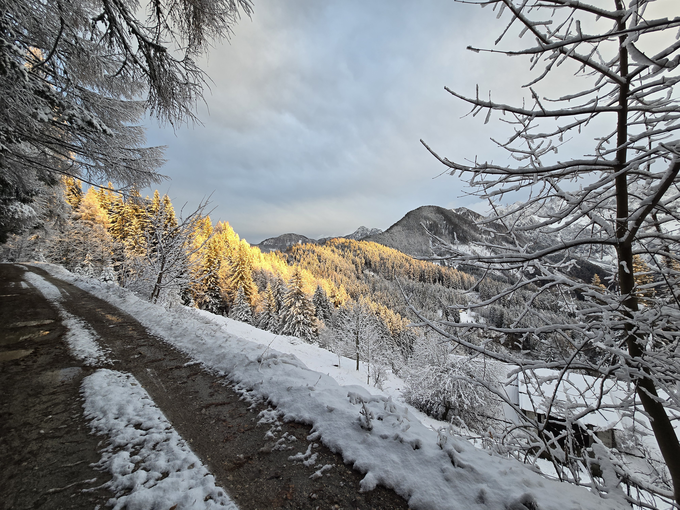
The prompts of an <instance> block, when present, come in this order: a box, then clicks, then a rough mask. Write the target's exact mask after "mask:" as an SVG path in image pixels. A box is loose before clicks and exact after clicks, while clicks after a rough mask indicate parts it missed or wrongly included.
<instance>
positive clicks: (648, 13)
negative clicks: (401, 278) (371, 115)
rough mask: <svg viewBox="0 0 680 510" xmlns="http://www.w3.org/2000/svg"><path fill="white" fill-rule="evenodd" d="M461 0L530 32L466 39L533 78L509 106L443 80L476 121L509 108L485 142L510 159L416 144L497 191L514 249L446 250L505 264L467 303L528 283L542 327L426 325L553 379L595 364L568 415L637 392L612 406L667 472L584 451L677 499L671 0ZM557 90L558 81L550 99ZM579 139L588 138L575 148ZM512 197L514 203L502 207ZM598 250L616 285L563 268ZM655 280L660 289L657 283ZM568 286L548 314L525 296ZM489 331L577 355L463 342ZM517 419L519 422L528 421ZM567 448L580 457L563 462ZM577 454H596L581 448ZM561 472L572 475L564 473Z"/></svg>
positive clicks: (486, 192)
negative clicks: (642, 431)
mask: <svg viewBox="0 0 680 510" xmlns="http://www.w3.org/2000/svg"><path fill="white" fill-rule="evenodd" d="M465 3H476V4H479V5H482V6H486V7H489V6H491V7H492V8H494V9H497V10H498V11H499V17H502V16H506V19H507V23H506V24H505V29H501V30H499V32H500V36H499V37H498V39H497V40H496V44H497V45H498V44H500V43H501V42H502V41H504V39H507V38H509V37H512V36H514V35H517V36H522V35H525V34H526V35H529V36H530V40H531V42H529V43H528V44H527V45H524V46H522V47H519V46H518V44H514V43H508V44H509V46H510V48H509V49H507V50H503V49H499V48H500V47H496V48H494V49H489V50H485V49H480V48H473V47H470V49H472V50H473V51H476V52H483V51H486V52H491V53H497V54H502V55H509V56H511V57H514V58H516V59H517V60H522V61H526V62H527V64H528V66H529V67H530V70H531V73H532V74H530V75H528V77H527V79H526V85H525V87H524V89H523V90H524V91H525V93H524V98H523V100H520V101H518V103H517V104H505V103H501V102H497V101H494V100H493V99H492V97H491V93H489V94H488V95H487V94H482V93H480V92H479V90H478V91H477V93H476V94H472V95H465V94H462V93H460V92H458V91H454V90H450V89H448V88H447V89H446V90H447V91H448V92H449V93H451V94H452V95H453V96H454V97H456V98H457V99H459V100H461V101H463V102H465V103H467V104H469V105H470V108H471V112H472V113H473V114H474V115H476V114H478V113H482V114H483V116H484V117H485V122H489V121H491V120H495V118H496V114H501V115H502V121H503V122H504V123H505V125H508V126H509V127H510V130H511V133H510V134H509V136H508V138H507V139H505V140H504V141H499V142H495V140H494V142H495V143H496V144H497V147H499V148H500V149H501V150H505V151H507V152H508V153H509V155H510V156H511V159H513V160H514V161H515V162H516V163H515V164H514V165H508V166H506V165H502V164H497V163H494V162H486V161H483V160H478V159H476V158H474V159H473V158H471V157H470V158H469V159H468V160H466V161H463V160H459V159H456V160H452V159H448V158H445V157H443V156H440V155H438V154H437V152H436V151H435V149H434V148H431V147H429V146H428V145H427V144H425V142H423V144H424V145H425V147H426V148H427V149H428V150H430V152H431V153H432V154H433V155H434V156H435V157H436V158H437V159H438V160H439V161H440V162H441V163H443V164H444V165H445V166H446V167H448V169H449V170H450V173H451V174H456V175H461V176H467V177H468V179H469V184H470V186H471V188H472V191H473V193H475V194H476V195H477V196H479V197H480V198H481V199H483V200H485V201H489V202H490V204H491V205H492V211H493V213H492V215H491V217H489V218H488V219H487V220H485V222H484V227H485V228H487V229H492V230H493V229H495V230H496V232H497V233H498V234H503V235H505V236H512V237H514V239H515V240H516V245H514V246H513V245H503V244H502V243H498V242H496V243H488V244H487V245H486V246H484V247H483V248H484V251H478V252H477V253H482V255H478V254H472V255H471V254H470V253H469V252H468V253H463V252H461V251H458V250H457V248H456V247H455V246H449V249H450V252H451V257H452V258H454V259H455V260H456V261H457V262H458V263H464V264H468V265H473V266H476V267H479V268H480V269H481V270H483V271H484V272H485V273H484V274H486V275H493V274H496V273H498V272H504V273H506V274H510V275H511V277H512V278H511V280H510V281H511V283H510V284H509V285H508V286H507V287H506V288H503V289H502V291H501V292H500V293H499V294H497V295H495V296H492V297H490V298H489V299H487V300H484V301H483V302H481V303H477V304H473V305H472V308H473V309H475V308H476V309H480V308H483V307H487V306H490V305H492V304H493V303H495V302H497V301H498V300H500V299H505V298H507V297H508V296H510V295H512V294H514V293H520V292H529V293H530V294H531V295H533V296H534V297H533V298H532V299H531V300H529V301H528V302H526V303H525V305H524V309H523V310H522V318H527V317H531V318H532V321H534V323H535V324H538V326H535V327H521V326H520V322H519V320H517V321H515V322H513V323H511V324H508V325H506V326H503V327H492V326H490V325H489V324H481V323H461V324H456V323H453V322H445V323H437V321H433V320H427V319H425V318H423V321H424V322H426V323H428V324H430V325H431V326H432V327H434V328H435V329H437V330H438V331H439V332H440V333H441V334H443V335H444V336H446V337H448V338H450V339H452V340H454V341H456V342H458V343H460V344H461V345H463V346H464V347H465V348H466V349H468V350H470V351H471V352H479V353H482V354H484V355H486V356H490V357H492V358H496V359H499V360H501V361H504V362H507V363H512V364H514V365H517V366H518V367H520V370H522V371H523V372H524V375H525V376H526V377H530V376H531V374H532V373H534V372H533V371H534V370H536V369H538V368H545V369H552V370H553V372H552V373H554V374H555V377H554V379H555V380H554V381H553V382H554V383H555V384H558V383H559V382H560V381H563V379H564V378H565V377H567V374H568V373H569V372H570V371H580V372H581V373H583V372H586V373H588V374H594V377H595V378H596V379H597V383H596V384H594V385H593V389H594V390H595V391H597V392H598V393H599V394H600V395H601V396H602V397H603V398H600V399H598V398H594V399H590V400H589V401H588V402H586V403H584V404H583V405H582V406H580V407H578V408H572V409H570V410H569V412H568V413H567V415H568V416H567V417H566V419H567V424H568V425H569V424H570V423H571V422H572V420H577V419H581V418H583V417H584V416H585V415H587V414H588V413H592V412H597V408H598V407H599V406H601V405H604V404H603V402H605V401H606V395H602V394H603V393H604V389H605V388H607V387H611V386H610V384H619V385H622V386H623V387H630V388H632V389H633V391H634V394H631V395H630V398H628V399H624V400H623V401H622V402H621V403H620V404H619V406H620V407H619V409H620V410H621V412H622V413H623V414H624V415H626V414H627V415H628V416H633V417H635V418H636V420H641V422H645V423H647V424H648V429H649V430H648V432H649V433H651V434H653V437H654V438H655V439H656V444H657V445H658V448H659V450H660V453H661V455H662V458H663V462H664V463H665V467H666V468H667V470H668V473H667V476H666V477H664V476H660V477H658V478H657V479H654V480H651V481H650V480H649V479H645V478H644V477H641V476H638V474H637V473H635V472H632V471H630V470H629V469H628V468H627V467H626V465H625V463H624V462H621V461H620V459H617V458H616V452H615V451H613V450H608V451H607V452H606V455H605V453H603V452H604V451H605V448H597V449H596V450H593V452H591V454H593V455H595V457H597V458H596V462H599V463H600V465H602V463H605V464H606V465H608V466H612V468H613V469H614V471H615V472H616V474H617V477H618V481H621V482H622V483H625V484H627V485H628V486H629V487H631V486H632V487H637V488H638V489H640V491H638V492H637V493H636V492H635V491H632V492H627V493H626V494H625V498H626V499H627V500H628V501H630V502H631V503H634V504H642V505H643V506H648V505H650V504H651V505H653V503H650V502H649V500H645V501H641V500H640V499H638V498H641V497H643V495H644V494H649V493H653V494H656V496H657V497H660V498H668V499H674V500H675V501H676V502H680V443H679V442H678V437H677V435H676V433H675V430H674V427H673V423H672V417H673V416H674V415H677V414H678V413H680V403H679V402H678V399H677V398H676V396H675V395H677V387H678V384H679V383H680V358H679V357H678V350H677V346H678V342H679V341H680V329H679V327H678V325H679V324H680V306H679V303H680V301H678V292H677V287H675V288H673V282H676V281H677V276H678V275H677V273H676V272H674V271H672V270H670V269H669V264H668V262H665V263H664V261H668V260H672V261H677V260H678V257H679V254H680V249H679V248H680V245H679V244H680V239H679V238H678V236H677V227H676V225H677V221H678V219H680V211H679V210H678V203H679V202H678V199H679V198H680V191H679V189H680V188H679V185H680V179H679V178H678V173H679V172H680V140H679V138H678V135H677V133H678V129H679V128H680V113H679V112H680V104H679V100H678V97H679V96H678V87H677V85H678V83H679V82H680V67H678V64H679V63H680V42H679V41H678V40H677V38H676V37H675V36H676V34H677V32H678V29H679V28H680V17H677V16H676V15H677V3H676V2H674V1H663V0H660V1H653V0H631V1H629V2H626V1H624V0H607V1H597V2H592V3H588V2H585V1H574V0H480V1H478V2H475V1H472V0H471V1H470V2H465ZM674 16H675V17H674ZM555 90H559V92H558V93H557V95H556V96H555V92H554V91H555ZM586 137H587V138H588V139H589V140H591V141H592V142H591V145H590V148H588V149H585V150H584V147H585V146H586V144H587V143H588V142H586V141H585V140H584V138H586ZM518 198H519V199H520V200H521V202H520V203H519V204H516V205H507V204H510V203H513V202H514V200H516V199H518ZM537 233H543V234H545V235H546V236H548V237H549V238H550V239H552V240H553V241H552V242H551V243H548V245H546V244H541V243H533V244H532V243H531V242H530V241H528V239H532V238H533V239H535V237H530V234H531V235H536V234H537ZM496 238H498V237H496ZM595 250H597V251H598V252H600V253H604V254H605V255H606V256H610V257H611V260H612V261H613V264H612V270H613V274H614V275H615V276H616V282H615V285H611V286H610V288H609V289H608V290H606V291H605V290H604V289H602V288H601V287H599V286H597V285H593V284H592V283H591V282H584V281H581V280H579V279H576V278H573V277H569V276H568V275H567V273H566V271H565V269H566V267H567V266H568V265H569V264H572V263H573V260H574V259H576V258H577V257H579V256H581V257H582V256H587V254H588V253H589V252H591V251H595ZM635 255H644V256H645V258H646V259H647V260H648V261H649V263H650V265H651V270H652V271H653V272H654V273H655V274H656V275H658V278H655V280H654V282H650V283H646V284H645V285H644V286H645V287H646V288H647V289H646V290H650V289H652V288H653V289H654V290H656V296H657V297H654V298H649V297H643V293H642V292H641V288H640V287H641V286H640V285H636V277H635V270H634V267H635V265H634V260H635V259H634V257H635ZM661 287H664V288H665V289H666V291H664V292H660V288H661ZM573 295H579V296H583V297H584V298H585V302H584V303H583V305H582V306H581V305H579V308H578V310H576V309H574V310H573V312H572V313H570V314H568V315H567V316H568V317H569V319H568V320H562V321H560V322H558V323H554V322H551V321H547V320H545V319H544V318H543V317H542V316H541V314H540V313H538V312H537V311H536V309H535V308H533V307H532V303H533V301H534V300H535V299H538V298H540V297H541V296H553V297H560V299H563V300H565V303H567V302H569V303H571V301H568V300H569V299H570V298H569V296H573ZM570 306H571V305H570ZM574 306H575V305H574ZM460 308H461V309H462V308H464V306H461V307H460ZM421 318H422V317H421ZM450 328H454V333H450V332H449V331H450ZM484 328H486V331H492V330H493V331H496V332H498V333H502V334H505V335H510V334H512V335H516V336H518V337H520V338H524V339H527V340H531V341H532V342H543V341H545V339H546V338H548V337H552V338H558V337H559V338H560V339H561V341H563V342H564V343H565V344H568V345H569V353H570V354H569V356H567V357H566V358H564V359H562V360H556V361H553V362H551V363H545V362H542V361H541V360H527V359H526V358H523V357H521V356H519V355H517V356H514V355H511V354H499V353H498V352H493V351H492V350H491V349H487V348H485V346H484V345H478V344H476V343H474V342H472V341H469V339H468V335H469V334H470V333H471V332H472V331H474V330H475V329H484ZM586 354H587V355H586ZM548 403H549V402H548ZM548 411H550V408H548ZM641 416H642V417H643V418H640V417H641ZM525 418H527V420H526V424H527V430H528V429H529V427H528V425H532V422H531V419H528V418H529V417H526V416H525ZM644 418H646V419H647V421H645V419H644ZM533 431H534V432H535V433H536V434H538V436H541V434H543V435H542V437H544V438H545V437H546V436H545V432H546V430H545V424H543V425H542V424H539V423H536V422H533ZM557 447H558V445H557V443H556V441H555V440H554V439H550V438H548V441H547V450H548V451H552V452H556V453H559V452H558V448H557ZM607 456H608V457H607ZM605 457H607V458H605ZM558 460H559V459H558ZM570 460H574V461H576V460H577V459H567V460H566V461H565V462H567V463H568V462H569V461H570ZM579 462H581V463H589V462H590V461H588V460H587V459H584V458H581V459H580V461H579ZM556 465H557V464H556ZM560 476H564V477H566V478H568V476H567V475H565V474H564V473H562V474H561V475H560ZM574 478H578V476H577V474H574ZM576 481H578V480H576ZM592 483H593V485H594V486H595V487H598V489H599V490H601V491H602V492H603V493H610V494H614V493H615V492H616V491H617V490H618V491H619V492H620V489H617V488H616V487H615V486H616V483H617V480H613V479H612V478H611V477H606V479H605V480H603V479H601V478H597V479H596V480H594V481H593V482H592Z"/></svg>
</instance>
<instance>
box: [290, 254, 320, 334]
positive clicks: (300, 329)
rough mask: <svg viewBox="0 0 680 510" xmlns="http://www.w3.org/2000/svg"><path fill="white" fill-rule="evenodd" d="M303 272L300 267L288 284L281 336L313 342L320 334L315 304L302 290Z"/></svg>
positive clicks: (296, 268)
mask: <svg viewBox="0 0 680 510" xmlns="http://www.w3.org/2000/svg"><path fill="white" fill-rule="evenodd" d="M302 286H303V281H302V272H301V271H300V268H299V267H298V266H296V267H295V270H294V271H293V276H291V278H290V281H289V282H288V291H287V292H286V295H285V296H284V299H283V308H282V310H281V334H282V335H291V336H297V337H299V338H303V339H304V340H307V341H308V342H311V341H312V340H313V339H314V338H316V336H317V334H318V326H317V319H316V313H315V310H314V304H313V303H312V300H311V299H309V297H307V294H305V292H304V290H303V289H302Z"/></svg>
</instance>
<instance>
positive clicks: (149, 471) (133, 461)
mask: <svg viewBox="0 0 680 510" xmlns="http://www.w3.org/2000/svg"><path fill="white" fill-rule="evenodd" d="M81 392H82V394H83V397H84V399H85V403H84V405H83V407H84V408H85V417H86V418H87V419H88V420H90V426H91V427H92V431H93V432H94V433H95V434H98V435H103V436H106V438H107V446H106V447H105V448H104V450H103V451H102V458H101V460H100V461H99V462H98V467H99V468H101V469H103V470H105V471H108V472H110V473H111V474H112V475H113V478H112V479H111V480H110V481H109V482H107V483H106V484H104V486H105V487H107V488H108V489H110V490H111V491H112V492H114V493H115V495H116V496H115V497H114V498H111V499H110V500H109V501H108V505H109V506H111V507H113V510H119V509H123V508H125V509H127V510H148V509H150V508H177V509H178V510H179V509H184V508H202V509H206V510H213V509H217V508H221V509H226V510H238V507H237V506H236V504H235V503H234V502H233V501H232V500H231V499H229V497H228V496H227V495H226V494H225V492H224V491H223V490H222V489H220V488H219V487H217V486H216V485H215V478H214V477H213V475H211V474H210V473H209V472H208V470H207V469H206V468H205V466H203V464H202V463H201V461H200V460H199V459H198V457H196V455H195V454H194V453H193V452H192V451H191V449H190V448H189V446H188V445H187V444H186V443H185V442H184V440H183V439H182V438H181V437H180V436H179V434H177V432H176V431H175V429H173V428H172V425H170V423H169V422H168V420H167V419H166V418H165V416H164V415H163V413H161V411H160V410H159V409H158V408H157V407H156V405H155V404H154V403H153V401H152V400H151V397H149V394H148V393H147V392H146V391H144V389H143V388H142V387H141V385H140V384H139V383H138V382H137V380H136V379H135V378H134V377H133V376H132V375H130V374H123V373H121V372H116V371H113V370H107V369H100V370H97V371H96V372H95V373H94V374H92V375H90V376H88V377H86V378H85V379H83V384H82V387H81Z"/></svg>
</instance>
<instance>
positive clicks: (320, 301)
mask: <svg viewBox="0 0 680 510" xmlns="http://www.w3.org/2000/svg"><path fill="white" fill-rule="evenodd" d="M312 303H313V304H314V308H315V309H316V318H317V319H319V321H321V322H323V323H324V324H325V325H326V326H330V325H331V320H332V318H333V310H332V308H333V305H332V304H331V302H330V300H329V299H328V296H327V295H326V291H325V290H323V287H321V285H317V287H316V290H315V291H314V295H313V296H312Z"/></svg>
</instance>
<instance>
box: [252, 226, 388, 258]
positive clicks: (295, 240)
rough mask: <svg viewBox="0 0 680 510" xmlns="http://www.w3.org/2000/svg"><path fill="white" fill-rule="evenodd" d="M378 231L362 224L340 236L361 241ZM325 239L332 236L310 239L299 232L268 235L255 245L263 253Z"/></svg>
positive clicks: (319, 241)
mask: <svg viewBox="0 0 680 510" xmlns="http://www.w3.org/2000/svg"><path fill="white" fill-rule="evenodd" d="M380 233H382V230H380V229H379V228H366V227H364V226H361V227H359V228H358V229H356V230H355V231H354V232H352V233H351V234H347V235H346V236H340V237H344V238H345V239H354V240H355V241H363V240H365V239H366V238H367V237H369V236H374V235H377V234H380ZM327 239H334V238H333V237H324V238H323V239H310V238H309V237H307V236H303V235H300V234H282V235H280V236H278V237H270V238H269V239H265V240H264V241H262V242H261V243H260V244H258V245H257V247H258V248H259V249H260V251H262V252H263V253H267V252H270V251H277V250H278V251H286V250H287V249H288V248H290V247H291V246H293V245H296V244H307V243H312V244H318V243H322V242H324V241H326V240H327Z"/></svg>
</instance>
